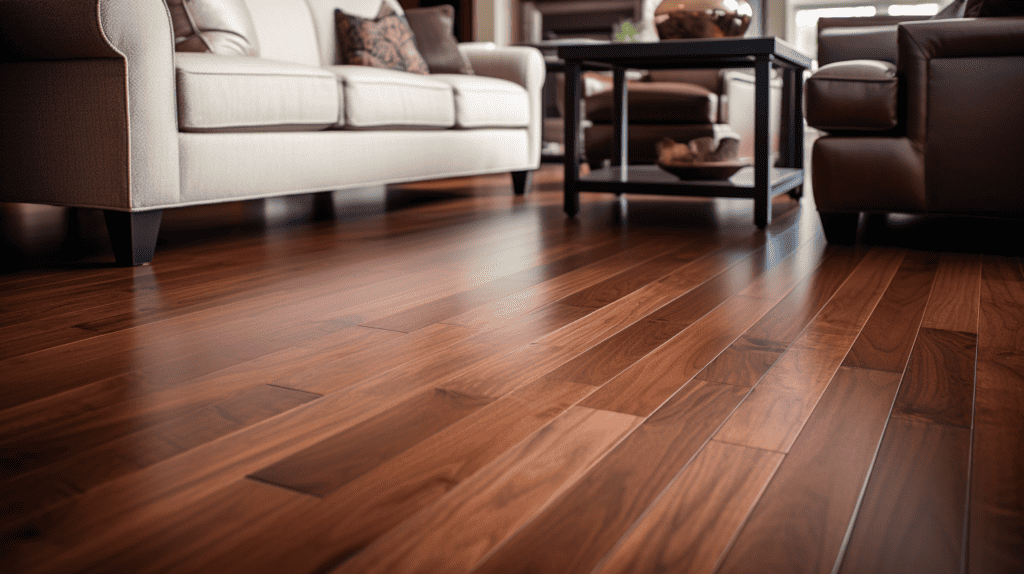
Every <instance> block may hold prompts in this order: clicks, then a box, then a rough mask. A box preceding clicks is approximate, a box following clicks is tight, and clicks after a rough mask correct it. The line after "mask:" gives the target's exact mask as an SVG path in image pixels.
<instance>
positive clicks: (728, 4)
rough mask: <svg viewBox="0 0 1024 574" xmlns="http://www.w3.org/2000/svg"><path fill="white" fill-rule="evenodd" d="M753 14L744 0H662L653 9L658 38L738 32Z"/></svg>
mask: <svg viewBox="0 0 1024 574" xmlns="http://www.w3.org/2000/svg"><path fill="white" fill-rule="evenodd" d="M753 15H754V12H753V10H751V9H750V4H748V3H747V2H746V0H664V1H663V2H662V3H661V4H660V5H659V6H658V8H657V9H655V11H654V24H655V26H657V27H658V36H659V37H661V39H662V40H683V39H688V38H728V37H734V36H742V35H743V34H744V33H745V32H746V31H747V27H748V26H750V18H751V17H752V16H753Z"/></svg>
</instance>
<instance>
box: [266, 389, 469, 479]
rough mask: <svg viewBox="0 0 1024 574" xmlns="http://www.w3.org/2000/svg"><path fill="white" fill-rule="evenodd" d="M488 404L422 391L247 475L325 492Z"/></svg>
mask: <svg viewBox="0 0 1024 574" xmlns="http://www.w3.org/2000/svg"><path fill="white" fill-rule="evenodd" d="M488 402H489V400H488V399H486V398H483V397H474V396H471V395H465V394H461V393H455V392H452V391H447V390H440V389H436V390H431V391H427V392H426V393H423V394H421V395H417V396H415V397H413V398H412V399H409V400H408V401H405V402H404V403H402V404H400V405H397V406H395V407H394V408H392V409H390V410H387V411H385V412H383V413H381V414H380V415H379V416H376V417H374V418H372V419H369V420H366V421H364V422H362V423H360V424H358V425H355V426H354V427H352V428H349V429H347V430H345V431H344V432H340V433H338V434H336V435H334V436H331V437H328V438H326V439H324V440H322V441H320V442H318V443H316V444H314V445H313V446H310V447H308V448H306V449H304V450H301V451H299V452H297V453H295V454H293V455H291V456H289V457H287V458H285V459H282V460H280V461H278V462H275V463H274V464H272V465H270V466H268V467H266V468H263V469H261V470H258V471H256V472H254V473H252V474H250V475H249V477H250V478H254V479H256V480H262V481H263V482H268V483H270V484H275V485H278V486H283V487H285V488H291V489H292V490H297V491H299V492H304V493H306V494H312V495H314V496H327V495H328V494H330V493H332V492H334V491H335V490H338V489H339V488H341V487H342V486H344V485H346V484H348V483H349V482H351V481H353V480H355V479H356V478H358V477H360V476H362V475H363V474H365V473H367V472H369V471H370V470H373V469H374V468H377V467H378V466H380V465H381V464H383V463H384V462H386V461H388V460H390V459H392V458H394V457H395V456H397V455H399V454H401V453H402V452H403V451H405V450H407V449H409V448H411V447H412V446H413V445H415V444H417V443H419V442H421V441H423V440H424V439H426V438H427V437H429V436H430V435H432V434H434V433H436V432H437V431H439V430H441V429H443V428H445V427H446V426H448V425H450V424H452V423H454V422H455V421H457V420H459V419H461V418H463V417H465V416H467V415H469V414H470V413H472V412H474V411H476V410H477V409H479V408H481V407H483V406H485V405H486V404H487V403H488Z"/></svg>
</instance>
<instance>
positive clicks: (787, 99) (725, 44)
mask: <svg viewBox="0 0 1024 574" xmlns="http://www.w3.org/2000/svg"><path fill="white" fill-rule="evenodd" d="M558 56H559V57H560V58H561V59H562V60H563V61H564V65H563V70H564V72H565V101H566V106H565V114H566V118H565V133H566V139H565V148H566V149H565V212H566V213H567V214H569V215H570V216H573V215H576V212H578V211H579V192H580V191H602V192H610V193H640V194H656V195H691V196H703V197H744V198H750V199H753V200H754V223H756V224H757V226H758V227H760V228H762V229H763V228H764V227H766V226H767V225H768V224H769V223H771V217H772V212H771V199H772V198H773V197H775V196H776V195H778V194H781V193H785V192H787V191H789V192H791V193H792V194H793V195H794V196H795V197H799V195H800V193H801V190H802V186H803V182H804V169H803V163H804V155H803V134H804V129H803V124H804V121H803V108H802V101H803V71H804V70H805V69H806V68H808V67H810V65H811V58H810V56H807V55H806V54H804V53H803V52H800V51H799V50H797V49H796V48H794V47H793V46H791V45H790V44H788V43H786V42H784V41H782V40H779V39H777V38H771V37H768V38H714V39H710V40H666V41H662V42H653V43H640V42H622V43H610V44H594V45H583V46H562V47H559V49H558ZM593 65H607V66H611V67H612V70H613V75H614V80H615V88H614V89H615V92H614V96H615V99H614V102H615V103H614V105H613V106H612V113H613V117H612V124H613V125H614V126H615V135H614V137H613V141H612V144H613V146H614V147H613V151H612V156H613V158H615V159H614V160H613V164H614V165H613V166H612V167H611V168H606V169H600V170H595V171H593V172H591V173H590V174H589V175H587V176H584V177H579V175H578V174H579V167H580V161H579V153H578V150H577V149H576V146H577V145H578V139H577V138H575V137H572V136H571V135H570V134H573V135H575V134H576V133H577V131H578V129H579V128H578V126H579V123H580V114H579V106H576V105H568V102H579V101H580V99H581V97H582V89H581V85H580V70H581V69H582V68H583V67H584V66H593ZM773 66H777V67H781V68H782V69H783V86H782V117H781V120H782V121H781V131H782V134H781V136H782V137H780V142H779V143H780V149H779V152H780V157H779V161H778V162H776V167H774V168H773V167H771V166H770V159H769V152H770V149H769V145H770V142H769V134H768V119H769V112H770V110H769V105H768V101H769V100H768V96H769V93H768V92H769V88H770V86H769V81H770V75H771V68H772V67H773ZM627 68H634V69H644V70H653V69H676V68H754V76H755V87H754V108H755V109H754V165H753V166H752V167H748V168H744V169H742V170H740V172H738V173H737V174H736V175H734V176H733V177H731V178H729V179H728V180H726V181H680V180H679V179H678V178H676V177H675V176H673V175H671V174H669V173H667V172H665V171H663V170H662V169H661V168H659V167H657V166H633V167H630V166H629V165H628V163H627V161H626V158H627V153H626V152H627V149H626V148H627V145H628V138H627V137H626V130H627V129H628V125H629V120H628V117H629V116H628V109H627V105H626V104H627V103H628V97H627V93H626V92H627V84H626V82H625V81H624V79H625V71H626V69H627Z"/></svg>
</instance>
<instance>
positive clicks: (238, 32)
mask: <svg viewBox="0 0 1024 574" xmlns="http://www.w3.org/2000/svg"><path fill="white" fill-rule="evenodd" d="M167 8H169V9H170V11H171V22H172V23H173V25H174V44H175V47H174V49H175V51H178V52H212V53H214V54H217V55H220V56H258V55H259V46H258V45H257V43H256V30H255V28H254V27H253V24H252V18H251V17H250V16H249V9H248V8H246V7H245V2H243V1H242V0H167Z"/></svg>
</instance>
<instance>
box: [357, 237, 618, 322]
mask: <svg viewBox="0 0 1024 574" xmlns="http://www.w3.org/2000/svg"><path fill="white" fill-rule="evenodd" d="M627 245H628V241H627ZM623 247H624V245H623V243H622V242H619V241H609V242H607V243H604V244H601V245H598V246H596V247H593V248H591V249H588V250H586V251H584V252H583V253H577V254H573V255H569V256H567V257H563V258H561V259H557V260H555V261H552V262H550V263H547V264H544V265H539V266H537V267H534V268H531V269H526V270H523V271H520V272H518V273H514V274H512V275H507V276H505V277H501V278H499V279H495V280H494V281H490V282H488V283H485V284H483V285H481V286H480V287H477V288H475V289H471V290H469V291H465V292H461V293H455V294H452V295H449V296H447V297H443V298H441V299H436V300H433V301H427V302H425V303H422V304H420V305H417V306H415V307H412V308H410V309H406V310H404V311H401V312H399V313H396V314H393V315H389V316H387V317H383V318H381V319H379V320H376V321H371V322H369V323H365V326H367V327H375V328H378V329H388V330H391V331H402V332H404V333H408V332H411V331H415V330H417V329H421V328H423V327H426V326H427V325H430V324H432V323H438V322H441V321H444V320H445V319H449V318H451V317H454V316H456V315H459V314H460V313H463V312H465V311H467V310H469V309H472V308H473V307H477V306H479V305H483V304H485V303H489V302H491V301H494V300H497V299H500V298H502V297H506V296H508V295H510V294H512V293H514V292H515V291H518V290H520V289H523V288H524V287H528V286H530V285H533V284H536V283H541V282H543V281H545V280H547V279H551V278H552V277H557V276H559V275H563V274H565V273H569V272H571V271H574V270H576V269H579V268H581V267H585V266H586V265H589V264H591V263H594V262H596V261H600V260H601V259H604V258H607V257H610V256H612V255H614V254H615V253H616V252H617V251H620V250H621V249H622V248H623Z"/></svg>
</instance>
